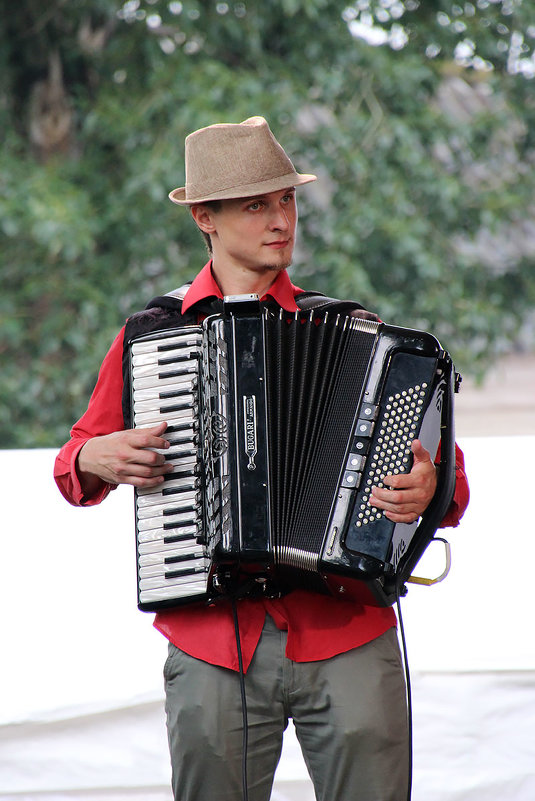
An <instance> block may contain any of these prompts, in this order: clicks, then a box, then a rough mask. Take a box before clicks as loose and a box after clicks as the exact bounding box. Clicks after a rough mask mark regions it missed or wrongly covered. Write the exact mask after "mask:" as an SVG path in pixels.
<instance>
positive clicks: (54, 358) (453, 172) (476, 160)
mask: <svg viewBox="0 0 535 801" xmlns="http://www.w3.org/2000/svg"><path fill="white" fill-rule="evenodd" d="M459 9H461V11H460V12H459ZM2 10H3V11H4V13H3V15H2V19H3V20H4V21H5V23H4V26H3V29H2V31H0V133H1V136H2V139H3V141H2V149H1V152H0V254H1V255H0V279H1V288H2V291H1V293H0V361H1V371H2V381H1V382H0V445H1V446H2V447H36V446H51V445H59V444H60V443H61V442H63V441H64V440H65V438H66V437H67V434H68V428H69V426H70V424H71V423H72V422H73V421H74V420H75V419H77V418H78V417H79V416H80V414H81V413H82V412H83V411H84V408H85V405H86V403H87V400H88V397H89V394H90V392H91V389H92V386H93V384H94V381H95V378H96V371H97V369H98V366H99V364H100V361H101V360H102V357H103V356H104V354H105V352H106V350H107V348H108V346H109V344H110V343H111V341H112V339H113V337H114V335H115V334H116V332H117V330H118V328H119V327H120V325H121V324H122V322H123V321H124V319H125V318H126V317H127V316H128V315H129V314H131V313H132V312H133V311H136V310H137V309H138V308H141V307H143V306H144V304H145V303H146V301H147V300H148V299H150V298H151V297H152V296H153V295H155V294H161V293H163V292H166V291H169V290H170V289H172V288H174V287H175V286H178V285H179V284H180V283H182V282H183V281H184V280H187V279H189V278H191V277H193V275H194V274H195V273H196V272H197V270H198V269H199V267H200V266H201V265H202V263H203V262H204V259H205V253H204V248H203V243H202V239H201V238H200V236H199V235H198V232H197V231H196V230H195V227H194V226H193V224H192V222H191V220H190V219H189V215H188V214H187V212H186V211H184V210H180V209H178V208H177V207H175V206H173V205H172V204H171V203H169V202H168V201H167V193H168V192H169V191H170V190H171V189H173V188H174V187H176V186H180V185H181V184H183V182H184V170H183V143H184V138H185V136H186V135H187V134H188V133H190V132H191V131H192V130H194V129H196V128H199V127H201V126H203V125H208V124H211V123H213V122H217V121H233V122H239V121H241V120H243V119H245V118H246V117H249V116H251V115H253V114H263V115H264V116H266V117H267V119H268V120H269V122H270V124H271V127H272V129H273V131H274V133H275V135H276V136H277V137H278V138H279V139H280V141H281V142H282V144H283V145H284V147H285V149H286V150H287V151H288V153H289V154H290V155H291V156H292V158H293V160H294V163H295V164H296V167H297V169H298V170H301V171H304V172H315V173H317V174H318V176H319V178H320V180H319V181H318V182H317V183H315V184H312V185H310V186H309V187H306V188H305V189H303V190H302V191H301V192H300V193H299V203H300V237H299V242H298V248H297V251H296V260H295V267H294V269H293V278H294V281H295V282H296V283H298V284H299V285H301V286H304V287H306V288H315V289H317V290H320V291H324V292H326V293H328V294H332V295H335V296H339V297H354V298H356V299H357V300H359V301H360V302H361V303H363V304H365V305H366V306H367V307H368V308H370V309H373V310H376V311H377V312H378V313H379V314H380V316H381V317H382V319H384V320H388V321H389V322H392V323H397V324H401V325H408V326H415V327H422V328H428V329H430V330H432V331H433V332H435V333H436V334H437V335H438V336H439V337H440V338H441V340H442V342H443V345H444V346H445V347H447V348H448V349H449V350H450V351H451V352H452V354H453V356H454V358H455V360H456V362H457V364H458V366H460V367H461V368H462V369H463V370H464V371H465V372H476V371H478V370H481V369H482V368H483V367H484V365H485V364H488V363H489V361H490V360H491V359H493V358H494V355H495V354H496V353H497V352H500V351H503V350H505V349H507V348H510V347H512V346H513V344H514V343H515V342H517V341H518V332H519V330H520V328H521V326H522V325H523V323H524V322H525V320H526V319H528V316H529V313H530V309H532V308H533V304H534V301H535V298H534V294H535V290H534V284H535V282H534V279H533V275H534V273H533V267H534V260H535V245H534V243H533V241H532V239H531V240H530V233H529V231H530V229H529V226H528V228H527V229H526V227H525V226H523V223H524V222H526V223H529V222H530V221H531V223H533V218H534V216H535V212H534V209H533V197H534V188H535V187H534V182H535V179H534V174H535V171H534V169H533V167H534V152H535V92H534V91H533V90H534V87H535V83H534V82H533V80H532V79H531V75H530V66H529V62H530V59H531V60H533V59H532V51H533V42H534V41H535V38H534V36H535V27H534V26H535V19H533V16H534V12H533V10H532V4H531V3H527V2H524V3H521V2H520V0H509V2H505V0H503V2H490V0H485V2H483V0H480V1H479V2H474V3H465V4H459V5H456V4H455V3H451V2H445V0H444V1H443V2H440V0H434V2H425V3H424V2H421V3H419V2H416V0H407V2H405V3H401V2H399V1H397V0H396V1H394V0H392V2H391V1H390V0H381V2H372V0H369V2H368V0H359V2H356V3H353V4H351V3H349V4H348V3H345V2H337V0H272V1H271V2H270V3H252V2H229V3H225V2H213V1H212V0H210V1H209V0H202V1H201V0H196V1H195V0H191V1H189V0H184V2H178V1H177V0H170V2H167V0H166V2H164V1H163V0H127V2H123V3H120V2H113V1H112V0H69V2H64V0H51V1H50V2H48V3H47V4H42V3H41V2H39V0H20V2H19V3H17V5H16V6H13V5H12V4H9V8H8V5H7V0H1V1H0V11H2ZM472 11H473V13H472ZM439 15H446V16H447V17H448V19H449V22H448V23H447V24H446V20H445V17H443V16H439ZM443 23H444V24H443ZM461 23H462V24H461ZM356 25H359V26H364V28H367V29H368V32H367V33H366V31H364V33H366V36H367V37H368V39H369V38H370V34H369V31H370V30H372V31H373V35H374V36H377V34H378V32H379V33H380V30H383V33H384V34H385V35H383V36H382V41H383V44H382V46H373V45H371V44H369V43H368V42H367V40H366V39H365V38H363V28H362V27H359V28H358V31H359V32H358V31H357V28H356V27H355V26H356ZM462 25H465V26H466V27H465V29H464V30H461V28H462ZM395 26H397V27H395ZM499 26H501V27H499ZM504 28H507V33H505V32H504ZM392 29H394V33H395V35H394V34H392V33H391V32H392ZM513 34H517V35H516V36H513ZM520 36H521V37H522V43H521V47H520V51H519V50H518V46H517V45H518V42H519V41H520V38H519V37H520ZM468 37H469V38H470V40H471V41H473V42H474V48H472V50H471V55H470V56H468V55H467V53H468V50H466V48H465V50H464V51H463V50H462V48H461V50H459V47H458V46H459V43H460V42H463V41H464V40H465V39H467V38H468ZM500 42H502V43H503V42H506V44H507V49H505V48H504V46H503V44H500ZM515 43H516V44H515ZM513 45H514V47H516V51H514V52H516V53H517V55H516V56H515V57H514V58H513V55H514V53H513V55H512V49H511V48H513ZM526 48H527V49H526ZM463 53H464V55H463ZM478 59H480V60H478ZM526 231H527V233H526ZM511 232H514V238H515V248H511V247H509V248H506V247H504V248H501V247H499V246H496V243H500V242H502V241H505V240H507V239H508V238H510V237H511V236H512V234H511ZM489 241H491V242H492V243H493V245H492V247H489V245H488V242H489ZM485 243H487V244H485Z"/></svg>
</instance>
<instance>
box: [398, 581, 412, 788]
mask: <svg viewBox="0 0 535 801" xmlns="http://www.w3.org/2000/svg"><path fill="white" fill-rule="evenodd" d="M396 607H397V611H398V620H399V633H400V636H401V646H402V651H403V665H404V668H405V685H406V691H407V735H408V745H409V759H408V783H407V801H411V798H412V771H413V753H412V752H413V744H412V690H411V676H410V671H409V660H408V656H407V641H406V639H405V627H404V625H403V615H402V614H401V604H400V588H399V586H398V587H397V588H396Z"/></svg>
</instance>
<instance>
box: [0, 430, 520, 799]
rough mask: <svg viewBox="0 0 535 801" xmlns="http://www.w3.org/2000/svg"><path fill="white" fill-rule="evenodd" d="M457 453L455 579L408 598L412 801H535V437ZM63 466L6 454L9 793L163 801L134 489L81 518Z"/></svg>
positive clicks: (294, 761)
mask: <svg viewBox="0 0 535 801" xmlns="http://www.w3.org/2000/svg"><path fill="white" fill-rule="evenodd" d="M460 444H461V447H462V448H463V450H464V451H465V455H466V461H467V471H468V473H469V478H470V484H471V490H472V501H471V505H470V507H469V510H468V512H467V513H466V515H465V518H464V520H463V522H462V524H461V526H460V527H459V528H457V529H454V530H451V529H450V530H448V532H447V536H448V539H449V540H450V542H451V544H452V552H453V567H452V571H451V574H450V576H449V577H448V579H447V580H446V581H445V582H443V583H442V584H439V585H436V586H435V587H432V588H425V587H419V586H412V587H411V588H410V590H409V594H408V596H407V598H406V599H404V601H403V602H402V609H403V616H404V621H405V627H406V633H407V641H408V650H409V662H410V667H411V675H412V682H413V703H414V728H415V732H414V747H415V777H414V792H413V801H533V799H534V798H535V737H534V731H533V729H534V725H535V642H534V637H533V623H532V588H531V575H532V573H533V564H534V555H535V554H534V550H535V545H534V537H533V534H534V524H533V514H532V513H531V511H530V500H531V497H532V495H531V493H532V492H533V483H534V482H533V474H534V471H533V467H532V459H531V453H532V452H533V450H534V448H535V437H511V438H507V437H503V438H493V439H485V438H481V439H479V438H466V439H461V441H460ZM54 457H55V451H52V450H43V451H3V452H0V477H1V486H2V488H3V525H2V564H3V571H2V572H3V578H2V582H1V583H0V609H1V613H0V614H1V615H2V628H1V631H2V654H3V657H2V660H1V662H0V688H1V689H0V692H1V698H0V799H1V800H2V801H8V799H9V800H11V799H13V801H14V800H15V799H17V801H24V800H25V799H28V800H29V799H37V798H39V799H47V801H52V799H54V800H55V799H58V801H59V799H62V801H66V799H73V800H74V799H76V800H78V799H81V798H85V799H87V798H93V797H94V798H97V797H98V798H99V799H110V801H111V799H114V800H115V799H119V798H121V799H122V798H127V797H128V798H142V799H144V801H152V799H155V801H156V800H157V801H159V800H160V799H162V800H163V799H168V798H169V797H170V796H169V790H168V783H169V772H170V771H169V765H168V755H167V745H166V738H165V722H164V714H163V705H162V698H163V691H162V678H161V674H162V667H163V662H164V659H165V654H166V641H165V640H164V638H163V637H162V636H161V635H160V634H159V633H158V632H156V630H154V629H153V627H152V615H146V614H143V613H141V612H139V611H138V610H137V607H136V588H135V562H134V535H133V522H132V493H131V490H130V488H126V487H121V488H119V489H118V490H117V491H116V492H114V493H112V495H111V496H110V497H109V498H108V499H107V501H106V502H105V503H104V504H102V505H101V506H100V507H96V508H90V509H76V508H73V507H71V506H69V505H68V504H67V503H66V502H65V501H64V500H63V499H62V498H61V496H60V494H59V492H58V491H57V489H56V487H55V484H54V482H53V479H52V466H53V461H54ZM509 476H510V478H509ZM434 561H435V560H434V558H432V555H431V556H430V558H427V556H426V557H425V562H426V563H427V562H428V563H432V562H434ZM421 567H422V569H423V568H424V567H429V569H433V568H434V564H433V565H432V566H431V564H429V565H427V564H426V565H424V564H422V565H421ZM355 680H356V681H357V680H358V679H357V677H356V679H355ZM289 798H299V799H300V801H308V799H312V798H313V795H312V791H311V789H310V783H309V782H308V780H307V776H306V769H305V767H304V764H303V762H302V759H301V756H300V754H299V750H298V747H297V745H296V741H295V738H294V736H293V734H292V732H291V731H290V730H289V732H288V735H287V737H286V740H285V748H284V753H283V759H282V761H281V764H280V766H279V769H278V772H277V777H276V784H275V789H274V794H273V801H276V800H277V799H278V800H279V801H282V800H283V799H289Z"/></svg>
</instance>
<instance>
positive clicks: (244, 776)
mask: <svg viewBox="0 0 535 801" xmlns="http://www.w3.org/2000/svg"><path fill="white" fill-rule="evenodd" d="M230 602H231V604H232V617H233V618H234V632H235V635H236V650H237V652H238V668H239V675H240V692H241V709H242V721H243V724H242V729H243V739H242V788H243V791H242V792H243V801H248V799H249V791H248V789H247V740H248V726H247V698H246V696H245V674H244V672H243V658H242V652H241V640H240V626H239V622H238V608H237V606H236V599H235V598H231V599H230Z"/></svg>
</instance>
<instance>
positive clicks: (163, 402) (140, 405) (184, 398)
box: [134, 392, 197, 414]
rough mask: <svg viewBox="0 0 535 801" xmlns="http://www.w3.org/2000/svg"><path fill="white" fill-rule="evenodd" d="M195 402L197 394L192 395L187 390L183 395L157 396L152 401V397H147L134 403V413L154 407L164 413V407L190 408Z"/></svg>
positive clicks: (151, 409)
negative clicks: (155, 399)
mask: <svg viewBox="0 0 535 801" xmlns="http://www.w3.org/2000/svg"><path fill="white" fill-rule="evenodd" d="M196 402H197V396H196V395H192V394H190V393H189V392H188V393H184V395H178V396H177V397H176V398H158V400H157V401H156V403H155V401H154V399H153V398H149V400H140V401H137V402H136V403H135V404H134V413H135V414H139V413H142V412H150V411H153V410H154V407H155V406H156V409H157V410H159V411H160V414H165V410H166V409H173V408H175V407H176V408H177V409H179V410H180V409H185V408H192V407H193V405H194V404H195V403H196Z"/></svg>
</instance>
